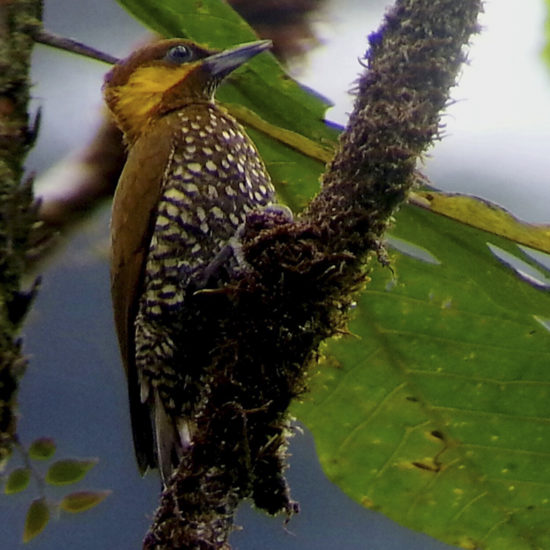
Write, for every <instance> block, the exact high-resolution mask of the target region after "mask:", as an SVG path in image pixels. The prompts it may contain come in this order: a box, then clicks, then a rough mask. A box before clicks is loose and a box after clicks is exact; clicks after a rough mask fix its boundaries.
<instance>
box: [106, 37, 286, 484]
mask: <svg viewBox="0 0 550 550" xmlns="http://www.w3.org/2000/svg"><path fill="white" fill-rule="evenodd" d="M271 45H272V44H271V42H270V41H269V40H259V41H255V42H251V43H247V44H242V45H239V46H236V47H233V48H230V49H227V50H224V51H218V50H212V49H209V48H207V47H203V46H201V45H199V44H197V43H195V42H192V41H190V40H186V39H179V38H175V39H168V40H160V41H158V42H155V43H152V44H149V45H146V46H144V47H142V48H140V49H138V50H136V51H135V52H134V53H132V54H130V55H129V56H128V57H127V58H125V59H123V60H121V61H119V62H117V63H116V64H115V65H114V66H113V68H112V69H111V70H110V71H109V72H108V73H107V75H106V76H105V81H104V85H103V95H104V99H105V102H106V104H107V106H108V108H109V110H110V112H111V115H112V118H113V120H114V122H115V123H116V125H117V126H118V127H119V128H120V130H121V131H122V133H123V136H124V141H125V144H126V147H127V152H128V154H127V160H126V163H125V166H124V168H123V170H122V173H121V176H120V179H119V182H118V185H117V188H116V191H115V195H114V199H113V206H112V215H111V293H112V302H113V309H114V318H115V327H116V331H117V335H118V341H119V347H120V351H121V356H122V362H123V365H124V368H125V371H126V375H127V382H128V393H129V402H130V417H131V423H132V432H133V440H134V448H135V454H136V459H137V463H138V467H139V470H140V472H141V473H142V475H143V474H144V473H145V472H146V471H147V470H149V469H150V468H158V469H159V470H160V475H161V479H162V481H163V483H164V484H165V485H166V484H167V483H168V480H169V479H170V477H171V476H172V474H173V472H174V470H175V469H176V468H177V466H178V464H179V461H180V460H181V458H182V456H183V455H184V454H185V453H186V452H188V451H189V449H190V448H191V447H192V445H193V436H194V430H195V425H194V421H193V406H192V401H193V399H196V396H195V397H192V396H191V395H190V394H192V393H193V392H192V388H194V387H195V388H196V387H197V386H199V385H200V373H197V372H196V369H194V368H193V365H189V364H186V363H185V362H182V361H181V357H182V353H181V350H182V349H184V348H185V349H187V348H188V347H190V346H197V345H200V342H196V341H195V342H193V341H190V339H189V338H186V326H189V323H196V322H197V320H200V319H201V311H191V307H190V305H189V302H190V297H191V296H192V295H193V293H195V292H197V291H200V289H201V288H204V287H205V286H206V285H207V283H208V282H209V281H212V279H216V276H217V273H218V272H221V271H223V270H222V269H221V266H222V265H228V263H229V264H231V265H234V266H237V267H236V268H238V266H239V265H241V263H242V261H243V260H242V258H240V256H239V253H238V246H237V245H236V244H235V237H236V236H237V235H238V233H239V230H240V228H242V227H243V224H244V223H245V220H246V217H247V214H249V213H250V212H252V211H256V210H258V209H264V208H269V207H270V205H273V204H276V199H275V190H274V187H273V185H272V182H271V179H270V176H269V174H268V172H267V169H266V166H265V164H264V162H263V161H262V159H261V158H260V155H259V153H258V150H257V149H256V147H255V145H254V143H253V142H252V141H251V139H250V138H249V137H248V135H247V134H246V132H245V130H244V129H243V128H242V126H241V125H240V124H239V123H238V122H237V121H236V120H235V119H234V118H233V117H232V116H230V115H229V114H228V112H227V111H226V110H225V109H224V108H223V107H222V106H220V105H219V104H218V103H217V102H216V100H215V98H214V94H215V91H216V89H217V87H218V85H219V84H220V83H221V82H222V81H223V80H224V79H225V78H226V77H227V76H228V75H229V74H230V73H231V72H232V71H233V70H235V69H237V68H238V67H240V66H241V65H243V64H244V63H245V62H247V61H248V60H249V59H251V58H252V57H254V56H256V55H258V54H260V53H262V52H264V51H266V50H268V49H269V48H270V47H271ZM214 282H215V281H214Z"/></svg>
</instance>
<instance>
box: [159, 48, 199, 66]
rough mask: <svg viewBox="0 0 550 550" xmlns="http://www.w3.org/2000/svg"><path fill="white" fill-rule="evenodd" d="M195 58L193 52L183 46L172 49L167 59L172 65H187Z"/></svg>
mask: <svg viewBox="0 0 550 550" xmlns="http://www.w3.org/2000/svg"><path fill="white" fill-rule="evenodd" d="M193 57H194V55H193V50H192V49H191V48H189V47H188V46H184V45H183V44H180V45H179V46H174V47H173V48H170V49H169V50H168V53H167V54H166V59H167V60H168V61H171V62H172V63H187V62H188V61H192V60H193Z"/></svg>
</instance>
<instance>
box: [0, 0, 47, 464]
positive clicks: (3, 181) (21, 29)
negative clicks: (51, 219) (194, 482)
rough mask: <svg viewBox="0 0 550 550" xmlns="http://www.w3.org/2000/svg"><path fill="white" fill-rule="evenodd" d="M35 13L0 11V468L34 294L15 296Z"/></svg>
mask: <svg viewBox="0 0 550 550" xmlns="http://www.w3.org/2000/svg"><path fill="white" fill-rule="evenodd" d="M41 11H42V3H41V2H40V1H38V0H26V1H25V0H19V1H17V2H7V3H6V2H4V3H2V5H1V6H0V51H1V52H2V58H1V59H0V463H2V462H4V460H5V459H6V458H7V457H8V456H9V455H10V454H11V450H12V447H13V443H14V438H15V433H16V411H15V408H16V398H17V388H18V383H19V379H20V377H21V376H22V374H23V372H24V370H25V366H26V360H25V359H24V357H23V355H22V354H21V349H20V342H19V341H18V338H17V333H18V330H19V326H20V323H21V321H22V319H23V318H24V316H25V314H26V312H27V309H28V307H29V304H30V301H31V299H32V296H33V294H34V291H32V290H31V291H29V292H24V291H22V290H21V277H22V275H23V271H24V267H25V254H26V251H27V248H28V236H29V231H30V229H31V226H32V224H33V223H34V220H35V213H36V212H35V207H34V206H33V198H32V186H31V182H30V181H28V182H26V183H25V184H22V183H21V179H22V176H23V160H24V158H25V155H26V154H27V151H28V149H29V147H30V145H31V143H32V140H33V137H34V133H35V132H34V129H33V128H31V127H30V124H29V117H28V114H27V104H28V99H29V87H30V82H29V78H28V74H29V66H30V55H31V50H32V46H33V41H32V38H31V37H30V36H29V35H28V34H27V33H26V30H25V29H26V27H27V21H29V20H31V19H33V20H34V19H36V20H38V19H39V18H40V16H41Z"/></svg>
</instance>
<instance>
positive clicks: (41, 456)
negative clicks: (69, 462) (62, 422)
mask: <svg viewBox="0 0 550 550" xmlns="http://www.w3.org/2000/svg"><path fill="white" fill-rule="evenodd" d="M54 453H55V442H54V440H53V439H52V438H50V437H41V438H39V439H35V440H34V441H33V442H32V443H31V446H30V447H29V456H30V457H31V458H33V459H35V460H46V459H48V458H51V457H52V456H53V454H54Z"/></svg>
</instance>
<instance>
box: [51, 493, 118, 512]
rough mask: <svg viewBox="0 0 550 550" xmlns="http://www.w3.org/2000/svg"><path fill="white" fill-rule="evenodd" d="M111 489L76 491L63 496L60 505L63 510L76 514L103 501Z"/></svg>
mask: <svg viewBox="0 0 550 550" xmlns="http://www.w3.org/2000/svg"><path fill="white" fill-rule="evenodd" d="M111 492H112V491H78V492H76V493H70V494H69V495H67V496H65V497H64V498H63V500H62V501H61V503H60V507H61V509H62V510H65V512H70V513H71V514H78V513H80V512H85V511H86V510H89V509H90V508H93V507H94V506H97V505H98V504H99V503H101V502H103V501H104V500H105V499H106V498H107V497H108V496H109V495H110V494H111Z"/></svg>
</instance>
